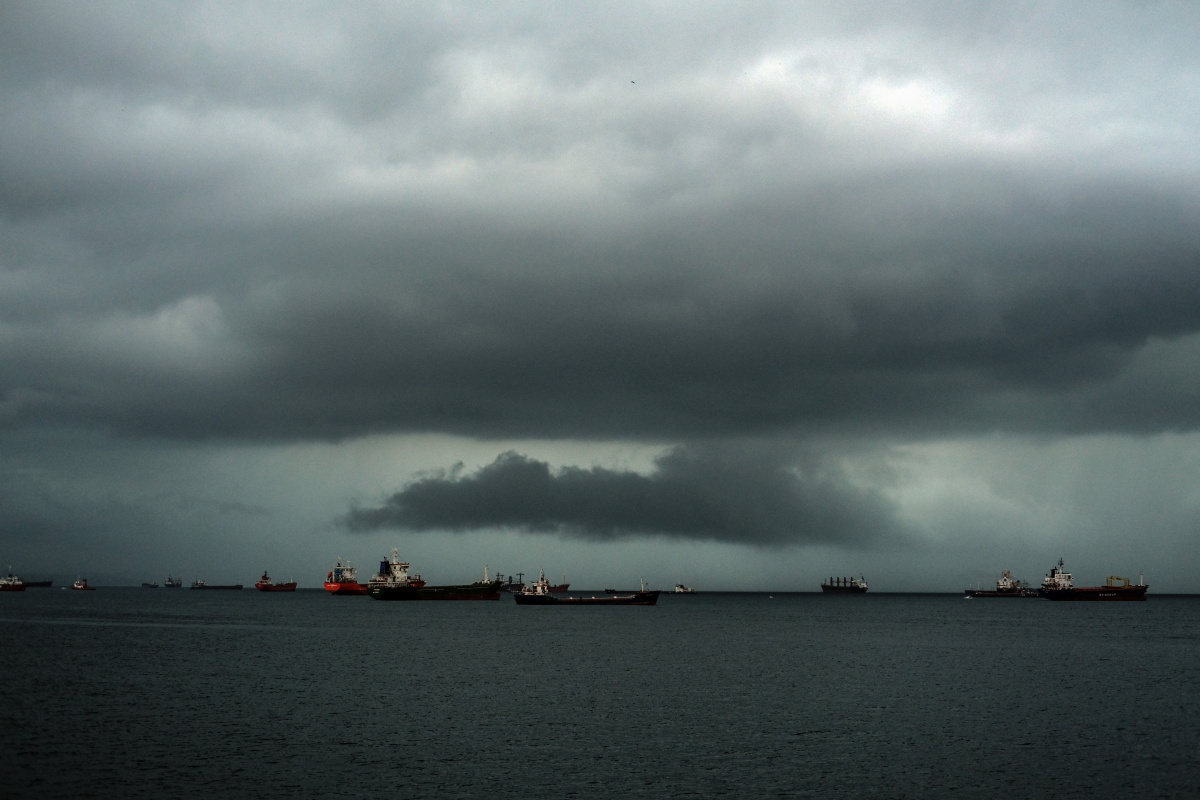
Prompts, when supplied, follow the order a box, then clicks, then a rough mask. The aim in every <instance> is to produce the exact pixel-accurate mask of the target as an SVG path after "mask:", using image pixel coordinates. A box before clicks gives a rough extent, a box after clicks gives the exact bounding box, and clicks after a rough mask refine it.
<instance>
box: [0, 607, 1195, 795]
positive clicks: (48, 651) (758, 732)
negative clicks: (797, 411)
mask: <svg viewBox="0 0 1200 800" xmlns="http://www.w3.org/2000/svg"><path fill="white" fill-rule="evenodd" d="M0 635H2V636H3V639H2V645H0V668H2V671H0V700H2V707H0V784H2V785H0V796H3V797H28V798H45V797H122V798H129V797H154V798H169V797H205V798H213V797H259V798H274V797H354V798H410V797H412V798H415V797H438V798H453V797H463V798H476V797H496V798H510V797H511V798H517V797H547V798H553V797H581V798H603V797H613V798H671V797H818V796H819V797H889V798H891V797H894V798H902V797H911V798H940V797H947V798H949V797H954V798H974V797H979V798H983V797H987V798H994V797H997V796H1009V797H1027V798H1041V797H1052V796H1053V797H1057V798H1076V797H1078V798H1084V797H1087V798H1091V797H1098V796H1101V795H1126V796H1133V797H1138V798H1148V797H1180V798H1183V797H1188V798H1194V797H1200V598H1191V597H1164V596H1157V597H1156V596H1151V597H1150V599H1149V600H1148V601H1147V602H1145V603H1116V604H1105V603H1083V604H1072V603H1051V602H1049V601H1042V600H969V601H968V600H964V599H962V598H961V597H958V596H948V595H867V596H865V597H823V596H821V595H775V596H774V597H771V596H768V595H765V594H716V595H705V594H699V595H695V596H691V597H676V596H668V595H664V596H663V598H662V599H661V600H660V601H659V605H658V606H657V607H653V608H637V607H624V608H618V607H614V608H603V607H580V608H544V607H519V606H517V605H515V604H514V603H513V601H512V600H511V598H509V597H507V596H505V598H504V599H503V600H502V601H501V602H498V603H382V602H376V601H373V600H370V599H368V598H365V597H355V598H335V597H330V596H326V595H325V593H324V592H322V591H319V590H308V591H304V590H301V591H299V592H297V593H295V594H290V595H289V594H262V593H259V592H256V591H254V590H252V589H251V590H246V591H241V592H194V591H191V590H188V589H186V588H185V589H179V590H165V589H157V590H150V589H106V588H101V589H100V590H99V591H96V592H88V593H82V592H71V591H62V590H59V589H57V588H56V589H49V590H46V589H41V590H36V589H31V590H28V591H26V592H24V593H23V594H2V595H0Z"/></svg>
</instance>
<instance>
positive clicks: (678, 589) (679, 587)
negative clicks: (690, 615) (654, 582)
mask: <svg viewBox="0 0 1200 800" xmlns="http://www.w3.org/2000/svg"><path fill="white" fill-rule="evenodd" d="M695 593H696V590H695V589H692V588H691V587H688V586H684V585H683V584H682V583H677V584H675V594H695Z"/></svg>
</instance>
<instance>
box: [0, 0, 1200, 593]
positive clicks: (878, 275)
mask: <svg viewBox="0 0 1200 800" xmlns="http://www.w3.org/2000/svg"><path fill="white" fill-rule="evenodd" d="M1198 40H1200V6H1197V5H1196V4H1194V3H1190V2H1111V3H1102V2H1097V3H1087V4H1084V3H1078V2H1072V3H1051V2H1046V3H1012V2H1009V3H996V4H986V3H970V4H967V3H959V2H946V3H936V2H929V3H921V2H904V3H894V4H889V3H881V2H868V3H861V4H860V3H854V2H838V3H820V4H813V3H800V2H794V1H789V2H779V3H770V2H741V3H716V2H712V3H704V4H699V5H698V4H696V3H665V2H664V3H636V2H632V3H623V4H619V5H614V4H611V3H597V4H587V3H580V2H570V3H529V2H521V3H517V2H514V3H503V2H492V3H486V4H460V3H453V2H443V3H437V4H431V3H411V4H403V3H365V2H364V3H356V4H343V3H317V2H310V3H293V4H278V3H254V2H247V1H246V0H239V2H227V3H225V2H177V3H170V4H163V3H150V2H146V3H138V2H127V3H109V2H79V3H66V2H63V3H42V2H8V3H4V4H3V5H0V245H2V246H0V476H2V478H0V566H5V565H7V564H9V563H11V564H12V565H13V568H14V571H16V572H17V573H18V574H20V575H22V576H24V577H28V578H37V577H41V576H43V575H45V576H46V577H50V576H54V577H57V578H59V579H64V578H68V577H73V576H74V575H75V574H88V575H89V577H90V576H95V577H94V580H95V581H97V582H104V581H109V582H113V583H136V582H138V581H140V580H148V579H151V578H156V579H159V580H161V579H162V578H163V577H165V573H166V572H167V571H171V572H173V573H179V572H183V573H184V574H185V575H186V576H187V577H189V578H191V577H198V576H201V575H203V576H207V577H208V578H209V579H210V580H214V581H221V582H225V581H229V580H234V579H237V580H241V581H243V582H249V581H250V580H252V579H253V578H254V577H256V575H257V572H258V571H260V570H261V569H262V568H264V567H266V568H268V569H270V570H272V571H273V573H274V572H277V573H279V574H281V575H282V574H294V575H295V577H296V578H297V579H298V580H300V582H301V584H302V585H306V584H307V585H317V584H318V583H319V580H320V577H321V576H323V575H324V573H325V572H326V571H327V570H328V568H329V566H331V565H332V562H333V559H334V558H335V557H336V556H338V555H344V556H347V557H350V558H351V559H353V560H354V561H356V562H357V563H358V564H359V565H360V566H362V567H364V569H363V573H364V575H363V577H365V575H366V574H369V572H370V571H371V570H370V569H369V566H370V565H371V563H372V562H373V561H375V560H377V559H378V558H380V557H382V556H383V555H384V554H385V553H386V552H387V551H389V550H390V549H391V547H393V546H396V547H399V548H401V550H402V552H403V554H404V555H405V556H406V557H407V558H409V559H410V560H411V561H412V562H413V563H414V568H415V569H417V570H418V571H421V572H422V574H423V575H424V576H425V577H426V578H427V579H429V580H431V581H432V582H435V583H437V582H449V581H457V580H469V579H472V578H473V577H474V576H475V575H477V574H478V573H479V571H480V570H481V569H482V566H483V564H484V563H487V564H489V565H490V566H491V568H492V570H493V571H496V570H500V571H504V572H518V571H524V572H526V573H529V572H536V570H537V568H538V567H545V568H546V570H547V573H548V574H551V575H555V576H557V575H558V574H561V573H566V574H567V575H568V577H569V578H570V579H571V582H572V583H573V584H575V585H577V586H584V587H588V588H595V587H599V586H602V585H611V584H612V583H614V582H632V581H635V580H636V579H637V578H638V577H640V576H645V577H646V578H647V579H648V580H650V581H651V582H653V583H655V584H656V585H659V586H666V587H668V588H669V587H670V586H671V585H672V584H673V583H675V582H676V581H684V582H686V583H690V584H693V585H695V586H696V587H697V588H711V589H747V590H759V589H771V590H789V589H795V590H812V589H815V588H816V584H818V583H819V582H820V579H821V578H823V577H827V576H828V575H834V574H850V573H854V574H856V575H857V574H865V575H866V576H867V578H868V580H869V581H870V582H871V584H872V586H873V587H874V588H877V589H879V590H881V591H886V590H889V589H890V590H896V591H909V590H925V589H929V590H936V591H955V590H960V589H961V588H963V587H964V586H966V585H974V584H976V583H987V582H990V581H994V580H995V578H996V576H998V574H999V571H1000V570H1001V569H1012V570H1014V572H1015V573H1016V574H1017V575H1018V577H1022V578H1025V579H1026V580H1031V581H1037V580H1039V579H1040V577H1041V575H1042V574H1043V573H1044V572H1045V571H1047V570H1048V569H1049V567H1050V565H1051V564H1052V563H1053V562H1054V561H1056V560H1057V559H1058V558H1059V557H1062V558H1064V559H1066V561H1067V567H1068V569H1072V570H1073V571H1074V572H1075V573H1076V578H1077V581H1082V582H1083V583H1085V584H1086V583H1095V582H1099V581H1101V580H1103V578H1104V577H1106V576H1107V575H1110V574H1122V575H1127V574H1129V573H1134V574H1136V573H1137V572H1138V571H1140V570H1145V572H1146V577H1147V580H1148V581H1149V582H1150V583H1151V585H1152V587H1153V588H1152V591H1153V590H1155V589H1161V590H1163V591H1195V592H1200V558H1198V557H1197V536H1196V533H1197V531H1198V530H1200V481H1198V479H1200V435H1198V432H1197V429H1198V426H1200V369H1198V367H1200V48H1197V46H1196V42H1197V41H1198Z"/></svg>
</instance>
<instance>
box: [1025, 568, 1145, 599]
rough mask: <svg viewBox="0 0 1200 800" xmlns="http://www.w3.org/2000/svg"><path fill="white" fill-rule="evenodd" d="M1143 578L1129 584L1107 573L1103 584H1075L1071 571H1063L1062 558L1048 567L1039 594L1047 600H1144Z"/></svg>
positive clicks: (1123, 579) (1124, 579)
mask: <svg viewBox="0 0 1200 800" xmlns="http://www.w3.org/2000/svg"><path fill="white" fill-rule="evenodd" d="M1149 588H1150V587H1149V586H1147V585H1146V581H1145V578H1141V579H1139V582H1138V583H1136V584H1131V583H1130V581H1129V579H1128V578H1122V577H1119V576H1117V575H1109V576H1108V580H1107V581H1105V585H1104V586H1075V585H1074V584H1073V583H1072V581H1071V573H1069V572H1064V571H1063V560H1062V559H1061V558H1060V559H1059V560H1058V564H1057V566H1053V567H1051V568H1050V574H1049V575H1047V576H1046V577H1045V578H1043V579H1042V588H1041V589H1040V590H1039V594H1040V595H1041V596H1042V597H1044V598H1046V599H1047V600H1145V599H1146V590H1147V589H1149Z"/></svg>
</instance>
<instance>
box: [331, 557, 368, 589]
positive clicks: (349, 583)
mask: <svg viewBox="0 0 1200 800" xmlns="http://www.w3.org/2000/svg"><path fill="white" fill-rule="evenodd" d="M357 574H358V570H357V569H355V568H354V567H352V566H350V562H349V561H342V557H341V556H338V560H337V563H336V564H334V565H333V569H331V570H329V574H328V575H326V576H325V591H327V592H329V593H330V594H331V595H333V596H334V597H337V596H339V595H342V596H347V597H348V596H351V595H365V594H366V593H367V587H366V585H365V584H361V583H359V582H358V580H357V579H356V578H355V576H356V575H357Z"/></svg>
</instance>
